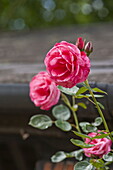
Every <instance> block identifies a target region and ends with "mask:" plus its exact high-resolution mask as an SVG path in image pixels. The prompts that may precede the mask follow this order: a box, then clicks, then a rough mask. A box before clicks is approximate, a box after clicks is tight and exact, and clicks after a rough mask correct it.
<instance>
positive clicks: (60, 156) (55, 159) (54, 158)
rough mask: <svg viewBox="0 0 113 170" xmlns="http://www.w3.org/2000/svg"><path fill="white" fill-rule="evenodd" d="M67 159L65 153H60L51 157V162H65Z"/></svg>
mask: <svg viewBox="0 0 113 170" xmlns="http://www.w3.org/2000/svg"><path fill="white" fill-rule="evenodd" d="M65 158H66V153H65V152H63V151H59V152H57V153H56V154H55V155H53V156H52V157H51V161H52V162H54V163H57V162H61V161H63V160H64V159H65Z"/></svg>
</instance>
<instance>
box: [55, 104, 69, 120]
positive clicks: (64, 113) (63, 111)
mask: <svg viewBox="0 0 113 170" xmlns="http://www.w3.org/2000/svg"><path fill="white" fill-rule="evenodd" d="M52 114H53V116H54V117H55V118H56V119H60V120H68V119H69V118H70V116H71V113H70V110H69V108H68V107H67V106H65V105H63V104H60V105H57V106H55V107H54V108H53V110H52Z"/></svg>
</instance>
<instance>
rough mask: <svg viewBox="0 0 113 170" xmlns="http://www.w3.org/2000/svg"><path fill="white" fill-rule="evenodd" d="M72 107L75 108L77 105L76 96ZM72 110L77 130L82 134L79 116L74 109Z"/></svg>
mask: <svg viewBox="0 0 113 170" xmlns="http://www.w3.org/2000/svg"><path fill="white" fill-rule="evenodd" d="M72 105H73V106H74V105H75V98H74V96H72ZM71 110H72V113H73V117H74V120H75V124H76V128H77V130H78V132H80V133H81V130H80V127H79V123H78V118H77V114H76V112H75V111H74V110H73V109H72V108H71Z"/></svg>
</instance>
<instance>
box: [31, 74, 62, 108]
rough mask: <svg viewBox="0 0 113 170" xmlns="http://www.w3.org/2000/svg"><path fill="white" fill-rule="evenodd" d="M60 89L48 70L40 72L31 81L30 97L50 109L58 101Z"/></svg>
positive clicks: (39, 104)
mask: <svg viewBox="0 0 113 170" xmlns="http://www.w3.org/2000/svg"><path fill="white" fill-rule="evenodd" d="M59 97H60V91H59V89H58V88H57V86H56V84H55V82H53V81H52V80H51V78H50V76H49V75H48V73H47V72H44V71H43V72H40V73H38V74H37V75H36V76H34V77H33V78H32V80H31V82H30V98H31V100H32V101H33V102H34V104H35V105H36V106H40V107H41V109H43V110H49V109H50V108H51V106H53V105H55V104H57V103H58V100H59Z"/></svg>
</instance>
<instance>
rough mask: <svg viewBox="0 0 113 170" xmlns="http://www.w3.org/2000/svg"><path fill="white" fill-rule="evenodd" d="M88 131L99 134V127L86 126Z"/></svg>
mask: <svg viewBox="0 0 113 170" xmlns="http://www.w3.org/2000/svg"><path fill="white" fill-rule="evenodd" d="M86 130H87V131H88V132H97V130H98V129H97V127H95V126H93V125H91V124H90V125H86Z"/></svg>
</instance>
